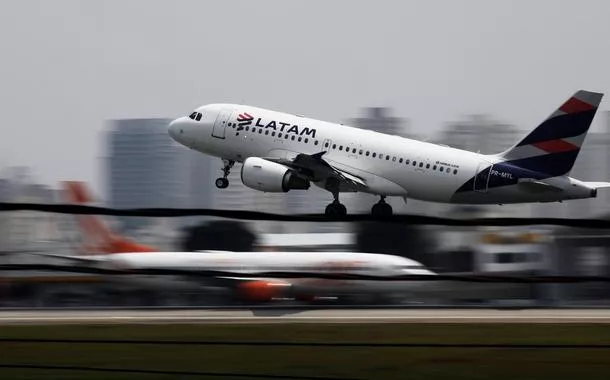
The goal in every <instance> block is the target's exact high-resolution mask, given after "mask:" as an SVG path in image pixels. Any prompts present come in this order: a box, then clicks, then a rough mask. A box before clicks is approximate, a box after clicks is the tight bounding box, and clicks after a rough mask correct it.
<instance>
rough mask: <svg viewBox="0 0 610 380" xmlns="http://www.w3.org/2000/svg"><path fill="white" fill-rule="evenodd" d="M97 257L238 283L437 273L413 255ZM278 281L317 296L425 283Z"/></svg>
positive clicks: (154, 280)
mask: <svg viewBox="0 0 610 380" xmlns="http://www.w3.org/2000/svg"><path fill="white" fill-rule="evenodd" d="M94 259H97V260H101V261H103V262H104V263H105V264H106V265H107V266H108V267H111V268H121V269H124V270H129V269H169V270H172V269H174V270H180V271H188V272H190V273H193V274H196V273H197V272H198V271H222V272H230V273H232V275H231V276H230V277H231V278H233V279H235V280H236V282H240V281H243V282H247V281H254V280H257V279H258V278H256V277H252V275H253V274H257V273H264V272H291V273H295V272H301V273H319V274H333V273H340V274H360V275H371V276H397V275H434V273H433V272H431V271H429V270H427V269H426V268H425V267H424V266H423V265H421V264H420V263H418V262H416V261H413V260H410V259H407V258H403V257H399V256H392V255H384V254H371V253H359V252H315V251H314V252H266V251H263V252H233V251H201V252H138V253H118V254H112V255H104V256H99V257H95V258H94ZM225 277H228V276H225ZM203 279H205V278H203ZM135 280H136V281H139V282H140V283H143V282H147V283H148V284H156V285H159V286H162V287H166V286H167V284H168V283H169V282H170V281H166V280H164V279H162V278H159V277H158V276H155V275H151V276H138V278H136V279H135ZM196 280H197V277H196V276H192V277H191V281H193V282H196ZM267 280H270V279H267ZM171 281H173V282H175V283H178V282H184V278H180V275H176V277H175V278H173V279H172V280H171ZM277 281H279V282H283V283H285V284H287V285H290V286H291V287H292V288H293V290H295V291H297V292H300V293H303V292H305V293H315V294H316V295H340V294H346V293H349V294H351V293H357V294H370V293H385V292H403V291H406V292H409V291H416V290H417V289H421V288H423V287H425V282H417V281H416V282H413V281H410V282H406V281H400V282H399V281H387V282H386V281H361V280H358V281H351V280H350V281H340V280H327V279H316V278H288V279H278V280H277Z"/></svg>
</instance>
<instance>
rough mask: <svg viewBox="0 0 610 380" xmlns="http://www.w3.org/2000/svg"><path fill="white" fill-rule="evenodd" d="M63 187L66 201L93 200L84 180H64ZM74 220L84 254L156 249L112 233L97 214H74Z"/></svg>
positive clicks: (82, 201)
mask: <svg viewBox="0 0 610 380" xmlns="http://www.w3.org/2000/svg"><path fill="white" fill-rule="evenodd" d="M63 187H64V192H65V194H66V200H67V202H68V203H72V204H89V203H92V202H93V196H92V195H91V193H90V191H89V189H88V188H87V185H86V184H85V183H84V182H79V181H66V182H64V183H63ZM76 220H77V222H78V224H79V228H80V231H81V232H82V236H83V244H84V245H83V247H81V249H80V251H81V252H82V253H83V254H85V255H99V254H110V253H125V252H131V253H133V252H154V251H157V249H156V248H154V247H151V246H148V245H145V244H140V243H137V242H134V241H132V240H130V239H128V238H126V237H124V236H121V235H119V234H117V233H114V232H113V231H112V230H111V229H110V228H109V227H108V226H107V225H106V223H104V221H103V220H102V219H101V218H100V217H99V216H96V215H76Z"/></svg>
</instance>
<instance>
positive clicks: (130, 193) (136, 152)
mask: <svg viewBox="0 0 610 380" xmlns="http://www.w3.org/2000/svg"><path fill="white" fill-rule="evenodd" d="M170 121H171V120H169V119H122V120H113V121H112V122H111V130H110V131H109V133H108V139H107V154H108V156H107V160H106V180H107V181H106V185H107V203H108V204H109V205H110V207H115V208H136V207H137V208H140V207H178V208H188V207H209V205H210V204H211V191H210V186H205V179H206V178H207V177H208V176H209V175H210V174H209V166H210V163H209V162H210V158H209V157H207V156H205V155H201V154H198V153H196V152H193V151H190V150H188V149H185V148H184V147H183V146H180V145H178V144H176V143H175V142H174V141H173V140H172V139H171V138H170V137H169V135H168V133H167V125H168V124H169V122H170ZM123 222H124V226H123V227H124V228H126V229H127V230H129V229H135V228H140V227H143V226H146V225H149V224H150V223H153V222H154V219H151V218H124V219H123ZM176 222H177V225H178V227H183V226H185V225H186V224H191V223H193V219H192V218H179V219H177V220H176Z"/></svg>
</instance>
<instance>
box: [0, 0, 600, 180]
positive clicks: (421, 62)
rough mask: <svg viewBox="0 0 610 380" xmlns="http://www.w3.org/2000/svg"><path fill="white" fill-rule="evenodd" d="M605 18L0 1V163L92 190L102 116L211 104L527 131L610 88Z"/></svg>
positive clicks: (571, 6)
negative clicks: (466, 122) (374, 112)
mask: <svg viewBox="0 0 610 380" xmlns="http://www.w3.org/2000/svg"><path fill="white" fill-rule="evenodd" d="M609 16H610V2H608V1H603V0H600V1H578V2H575V1H557V0H554V1H516V0H514V1H451V0H449V1H423V0H422V1H396V0H394V1H379V0H376V1H368V2H363V1H360V2H359V1H311V0H309V1H285V0H283V1H226V0H225V1H216V2H211V1H163V2H161V1H151V0H148V1H125V0H120V1H63V0H54V1H46V0H44V1H23V0H15V1H2V2H0V47H1V49H2V50H1V51H2V63H1V67H2V70H0V104H1V105H2V108H1V111H2V126H1V128H2V132H3V133H2V136H3V138H2V139H0V167H4V166H8V165H28V166H32V167H33V168H34V173H35V174H36V176H37V177H38V178H39V179H40V180H41V181H42V182H45V183H47V184H51V185H55V182H56V181H59V180H66V179H82V180H87V181H91V182H92V183H93V184H94V185H97V186H99V185H100V184H101V183H102V178H101V174H102V172H101V159H100V157H101V156H102V155H103V154H104V151H103V142H104V141H103V137H104V136H103V135H102V134H100V132H101V131H102V130H104V129H105V127H106V124H105V120H106V119H111V118H123V117H126V118H130V117H177V116H181V115H185V114H187V113H188V112H189V111H191V109H193V108H194V107H196V106H199V105H201V104H205V103H212V102H243V103H247V104H252V105H257V106H262V107H267V108H271V109H277V110H283V111H289V112H296V113H302V114H306V115H307V116H311V117H315V118H320V119H326V120H331V121H342V120H345V119H347V118H350V117H354V116H356V115H357V112H358V109H359V108H360V107H363V106H375V105H387V106H391V107H394V108H395V112H396V115H398V116H404V117H409V118H410V119H411V122H412V126H413V128H414V130H415V131H416V132H419V133H422V134H426V135H431V134H433V133H435V132H436V131H437V130H438V129H439V128H440V127H442V125H443V123H445V122H447V121H451V120H455V119H459V118H460V117H461V116H462V115H465V114H470V113H481V112H485V113H491V114H492V115H494V116H495V117H496V118H498V119H500V120H502V121H504V122H509V123H514V124H516V125H518V126H519V127H521V128H530V127H533V126H534V125H535V124H536V123H538V122H539V121H540V120H541V119H543V118H544V117H546V116H547V115H548V114H549V113H550V112H551V111H552V110H553V109H554V108H555V107H556V106H557V105H558V104H559V103H560V102H561V101H563V100H564V99H565V98H566V97H567V96H569V95H571V94H572V92H574V91H575V90H577V89H580V88H585V89H589V90H594V91H601V92H607V91H608V90H609V89H610V53H609V52H610V49H609V48H610V46H609V45H610V42H609V40H608V38H609V36H610V18H609ZM608 104H609V103H608V99H605V100H604V101H603V103H602V109H608V108H609V107H608ZM602 121H603V119H602V117H601V115H599V116H598V117H597V118H596V125H595V128H596V129H601V126H602Z"/></svg>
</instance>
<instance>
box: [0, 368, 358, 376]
mask: <svg viewBox="0 0 610 380" xmlns="http://www.w3.org/2000/svg"><path fill="white" fill-rule="evenodd" d="M2 368H6V369H43V370H60V371H86V372H113V373H117V372H122V373H138V374H147V375H181V376H213V377H237V378H252V379H294V380H358V379H354V378H346V377H319V376H294V375H267V374H251V373H243V374H242V373H226V372H195V371H161V370H152V369H139V368H103V367H77V366H49V365H38V364H0V369H2Z"/></svg>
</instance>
